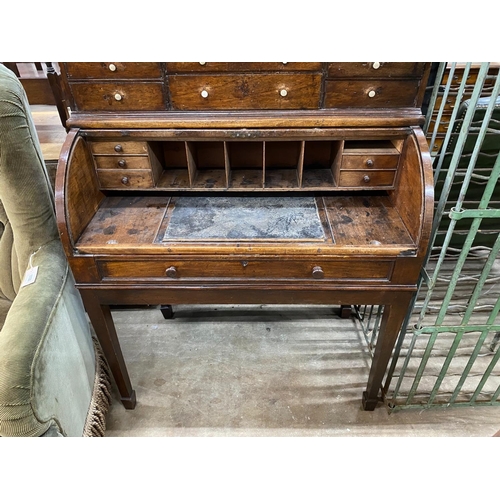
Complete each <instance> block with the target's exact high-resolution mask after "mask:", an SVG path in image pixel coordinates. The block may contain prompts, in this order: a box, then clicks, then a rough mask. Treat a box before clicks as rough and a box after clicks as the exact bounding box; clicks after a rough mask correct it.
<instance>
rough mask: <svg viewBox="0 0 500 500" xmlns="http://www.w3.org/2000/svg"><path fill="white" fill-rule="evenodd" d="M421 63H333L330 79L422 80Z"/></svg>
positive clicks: (328, 72)
mask: <svg viewBox="0 0 500 500" xmlns="http://www.w3.org/2000/svg"><path fill="white" fill-rule="evenodd" d="M425 66H426V65H425V63H421V62H417V63H415V62H331V63H328V67H327V77H328V78H420V77H421V76H422V75H423V73H424V70H425Z"/></svg>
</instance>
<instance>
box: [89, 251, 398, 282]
mask: <svg viewBox="0 0 500 500" xmlns="http://www.w3.org/2000/svg"><path fill="white" fill-rule="evenodd" d="M98 265H99V269H100V272H101V275H102V277H103V278H104V279H116V280H166V281H168V282H169V283H175V282H183V281H196V280H202V281H203V280H222V281H224V280H232V279H234V280H238V279H244V280H249V279H250V280H272V281H276V280H310V281H318V282H319V281H342V280H353V279H354V280H356V279H359V280H363V281H367V280H368V281H388V280H390V277H391V273H392V268H393V261H392V260H389V259H359V260H356V263H353V261H352V260H346V259H331V260H326V259H322V260H320V261H314V260H313V261H311V260H283V259H274V260H273V259H266V260H264V259H252V258H248V257H246V258H242V259H231V260H225V261H221V260H215V259H213V260H212V259H209V258H200V259H197V260H181V259H172V260H170V259H158V260H156V259H147V260H136V259H129V260H127V259H125V260H121V259H120V260H118V259H116V260H111V259H110V260H100V261H99V262H98Z"/></svg>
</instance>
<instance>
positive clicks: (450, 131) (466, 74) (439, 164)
mask: <svg viewBox="0 0 500 500" xmlns="http://www.w3.org/2000/svg"><path fill="white" fill-rule="evenodd" d="M454 64H456V63H454ZM470 67H471V63H467V64H466V65H465V68H464V74H463V75H462V81H461V82H460V87H459V89H458V92H457V96H456V99H455V103H456V104H455V107H454V108H453V111H452V112H451V117H450V121H449V125H448V130H447V131H446V135H445V137H444V140H443V144H442V145H441V152H440V155H439V157H438V162H437V165H434V173H435V177H434V185H435V184H436V182H437V179H438V178H439V174H440V172H441V167H442V165H443V161H444V158H445V153H446V151H447V150H448V144H449V142H450V140H451V136H452V134H453V125H454V123H455V120H456V118H457V115H458V110H459V108H460V106H459V104H460V103H461V102H462V97H463V96H464V92H465V87H466V86H467V78H468V77H469V71H470ZM485 78H486V75H485ZM450 81H451V78H450ZM483 83H484V79H483V80H482V83H481V88H482V86H483ZM445 91H446V90H445ZM462 128H463V126H462ZM461 151H462V150H460V153H461ZM434 162H435V161H434ZM434 162H433V163H434ZM451 163H453V160H452V162H451ZM446 198H448V194H447V195H446Z"/></svg>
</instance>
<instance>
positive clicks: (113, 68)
mask: <svg viewBox="0 0 500 500" xmlns="http://www.w3.org/2000/svg"><path fill="white" fill-rule="evenodd" d="M108 69H109V71H116V66H115V65H114V64H113V63H111V64H110V65H109V66H108Z"/></svg>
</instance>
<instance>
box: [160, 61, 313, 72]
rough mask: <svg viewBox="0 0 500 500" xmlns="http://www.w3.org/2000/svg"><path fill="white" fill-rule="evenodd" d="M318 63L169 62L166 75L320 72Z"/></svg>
mask: <svg viewBox="0 0 500 500" xmlns="http://www.w3.org/2000/svg"><path fill="white" fill-rule="evenodd" d="M322 66H323V64H322V63H319V62H305V63H304V62H290V63H288V62H286V63H284V62H169V63H167V73H186V72H198V71H199V72H206V73H208V72H230V73H236V72H246V71H321V69H322Z"/></svg>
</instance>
